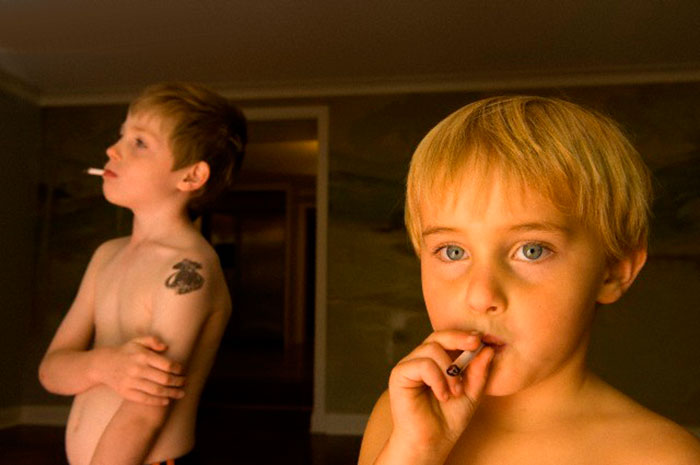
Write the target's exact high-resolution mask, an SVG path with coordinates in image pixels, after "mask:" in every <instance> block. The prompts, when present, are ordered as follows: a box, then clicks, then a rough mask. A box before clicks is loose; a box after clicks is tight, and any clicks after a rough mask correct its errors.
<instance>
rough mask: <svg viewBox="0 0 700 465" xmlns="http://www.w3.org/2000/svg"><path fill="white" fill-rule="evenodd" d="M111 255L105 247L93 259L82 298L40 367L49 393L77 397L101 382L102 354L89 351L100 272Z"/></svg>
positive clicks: (77, 300)
mask: <svg viewBox="0 0 700 465" xmlns="http://www.w3.org/2000/svg"><path fill="white" fill-rule="evenodd" d="M108 253H109V246H107V245H106V244H105V245H102V246H101V247H99V248H98V249H97V251H96V252H95V253H94V255H93V256H92V259H91V260H90V263H89V264H88V267H87V270H86V271H85V275H84V276H83V280H82V282H81V284H80V288H79V289H78V294H77V295H76V297H75V300H74V301H73V304H72V305H71V307H70V309H69V310H68V313H67V314H66V316H65V317H64V319H63V321H62V322H61V325H60V326H59V327H58V330H57V331H56V334H55V335H54V337H53V340H52V341H51V344H50V345H49V348H48V350H47V351H46V354H45V355H44V358H43V359H42V361H41V364H40V365H39V381H40V382H41V384H42V385H43V386H44V388H46V390H47V391H49V392H53V393H54V394H62V395H75V394H78V393H81V392H84V391H86V390H87V389H89V388H91V387H92V386H94V385H95V384H97V383H99V382H100V381H99V377H100V375H99V373H98V367H99V366H100V365H101V364H100V362H99V358H100V356H101V354H98V353H95V352H91V351H89V350H88V348H89V346H90V342H91V340H92V336H93V331H94V301H95V281H96V275H97V270H98V268H99V267H100V265H101V263H102V262H103V261H104V260H105V258H106V256H107V255H108Z"/></svg>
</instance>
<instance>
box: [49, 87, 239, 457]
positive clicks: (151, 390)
mask: <svg viewBox="0 0 700 465" xmlns="http://www.w3.org/2000/svg"><path fill="white" fill-rule="evenodd" d="M245 142H246V128H245V119H244V118H243V116H242V114H241V113H240V111H239V110H238V109H236V108H235V107H234V106H233V105H231V104H229V103H228V102H227V101H226V100H225V99H223V98H222V97H220V96H218V95H216V94H214V93H212V92H210V91H208V90H206V89H204V88H201V87H199V86H195V85H191V84H160V85H155V86H152V87H149V88H147V89H146V90H145V91H144V92H143V93H142V94H141V96H139V97H138V98H137V99H136V100H135V101H133V102H132V104H131V105H130V107H129V111H128V114H127V117H126V120H125V122H124V124H123V125H122V128H121V136H120V138H119V140H118V141H117V142H116V143H115V144H114V145H112V146H111V147H109V148H108V149H107V157H108V160H107V163H106V165H105V173H104V175H103V192H104V195H105V197H106V199H107V200H108V201H109V202H111V203H113V204H116V205H120V206H123V207H126V208H129V209H130V210H131V211H132V212H133V214H134V219H133V230H132V234H131V235H130V236H128V237H123V238H119V239H114V240H111V241H108V242H106V243H104V244H102V245H101V246H100V247H99V248H98V249H97V250H96V251H95V253H94V255H93V257H92V260H91V261H90V264H89V265H88V268H87V271H86V272H85V276H84V277H83V281H82V283H81V285H80V289H79V291H78V294H77V296H76V298H75V300H74V302H73V304H72V305H71V307H70V309H69V311H68V313H67V314H66V316H65V318H64V320H63V322H62V323H61V325H60V327H59V328H58V330H57V332H56V335H55V336H54V338H53V341H52V342H51V345H50V346H49V348H48V350H47V352H46V355H45V356H44V359H43V360H42V362H41V365H40V367H39V378H40V380H41V382H42V384H43V385H44V387H45V388H46V389H47V390H49V391H51V392H54V393H57V394H64V395H74V396H75V400H74V402H73V406H72V408H71V412H70V417H69V419H68V425H67V429H66V452H67V456H68V460H69V462H70V463H71V464H72V465H87V464H110V465H116V464H132V465H136V464H143V463H160V462H166V461H168V462H167V463H173V462H172V461H169V460H171V459H175V463H178V464H179V463H193V461H192V460H193V459H192V455H191V454H190V452H191V451H192V449H193V447H194V431H195V418H196V412H197V405H198V402H199V397H200V394H201V392H202V388H203V385H204V381H205V378H206V376H207V374H208V372H209V369H210V368H211V365H212V363H213V360H214V356H215V354H216V350H217V347H218V345H219V341H220V339H221V337H222V334H223V332H224V328H225V325H226V322H227V321H228V317H229V314H230V307H231V304H230V298H229V294H228V290H227V288H226V283H225V281H224V279H223V275H222V272H221V268H220V265H219V262H218V258H217V256H216V254H215V252H214V251H213V249H212V248H211V246H210V245H209V244H208V243H207V242H206V241H205V240H204V238H203V237H202V236H201V235H200V233H199V231H198V230H197V229H196V228H195V227H194V226H193V224H192V222H191V221H190V219H189V215H188V209H197V208H201V207H202V206H203V205H205V203H206V202H207V201H209V200H211V199H212V198H213V197H214V196H216V194H217V193H218V192H219V191H221V190H222V189H223V188H225V187H226V185H227V184H228V182H229V181H230V179H231V176H232V172H233V169H234V165H235V164H236V163H237V162H240V160H241V157H242V155H243V147H244V145H245Z"/></svg>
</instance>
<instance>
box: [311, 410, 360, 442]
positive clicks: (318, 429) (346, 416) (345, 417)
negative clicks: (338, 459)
mask: <svg viewBox="0 0 700 465" xmlns="http://www.w3.org/2000/svg"><path fill="white" fill-rule="evenodd" d="M368 419H369V415H364V414H353V413H326V414H325V415H323V416H322V417H321V416H317V415H316V414H315V412H314V414H312V415H311V431H312V432H314V433H323V434H327V435H331V436H362V434H363V433H364V432H365V426H367V420H368Z"/></svg>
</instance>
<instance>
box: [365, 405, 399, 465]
mask: <svg viewBox="0 0 700 465" xmlns="http://www.w3.org/2000/svg"><path fill="white" fill-rule="evenodd" d="M393 427H394V425H393V422H392V419H391V405H390V403H389V391H384V393H382V395H381V396H380V397H379V399H378V400H377V402H376V403H375V404H374V408H373V409H372V414H371V415H370V417H369V421H368V422H367V427H366V428H365V432H364V435H363V437H362V446H361V448H360V457H359V461H358V464H360V465H364V464H371V463H374V461H375V459H376V458H377V456H378V455H379V453H380V452H381V451H382V449H383V448H384V445H385V444H386V442H387V441H388V440H389V436H390V435H391V431H392V429H393Z"/></svg>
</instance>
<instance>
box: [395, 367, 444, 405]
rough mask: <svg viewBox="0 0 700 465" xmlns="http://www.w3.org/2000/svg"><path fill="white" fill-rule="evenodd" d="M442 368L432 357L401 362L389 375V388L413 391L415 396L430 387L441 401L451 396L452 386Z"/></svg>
mask: <svg viewBox="0 0 700 465" xmlns="http://www.w3.org/2000/svg"><path fill="white" fill-rule="evenodd" d="M443 373H444V372H443V370H442V368H441V367H440V366H439V365H438V364H437V363H436V362H435V360H433V359H431V358H415V359H411V360H406V361H403V362H399V363H398V365H396V366H395V367H394V369H393V370H392V372H391V376H390V377H389V390H390V391H391V390H392V388H393V389H404V390H408V391H409V392H410V391H413V393H414V396H417V395H420V394H422V393H423V391H424V389H425V387H426V386H427V387H429V388H430V389H431V390H432V392H433V394H434V395H435V397H436V398H437V399H438V400H440V401H443V402H444V401H447V400H448V399H449V398H450V388H449V385H448V381H447V379H446V376H445V375H444V374H443Z"/></svg>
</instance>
